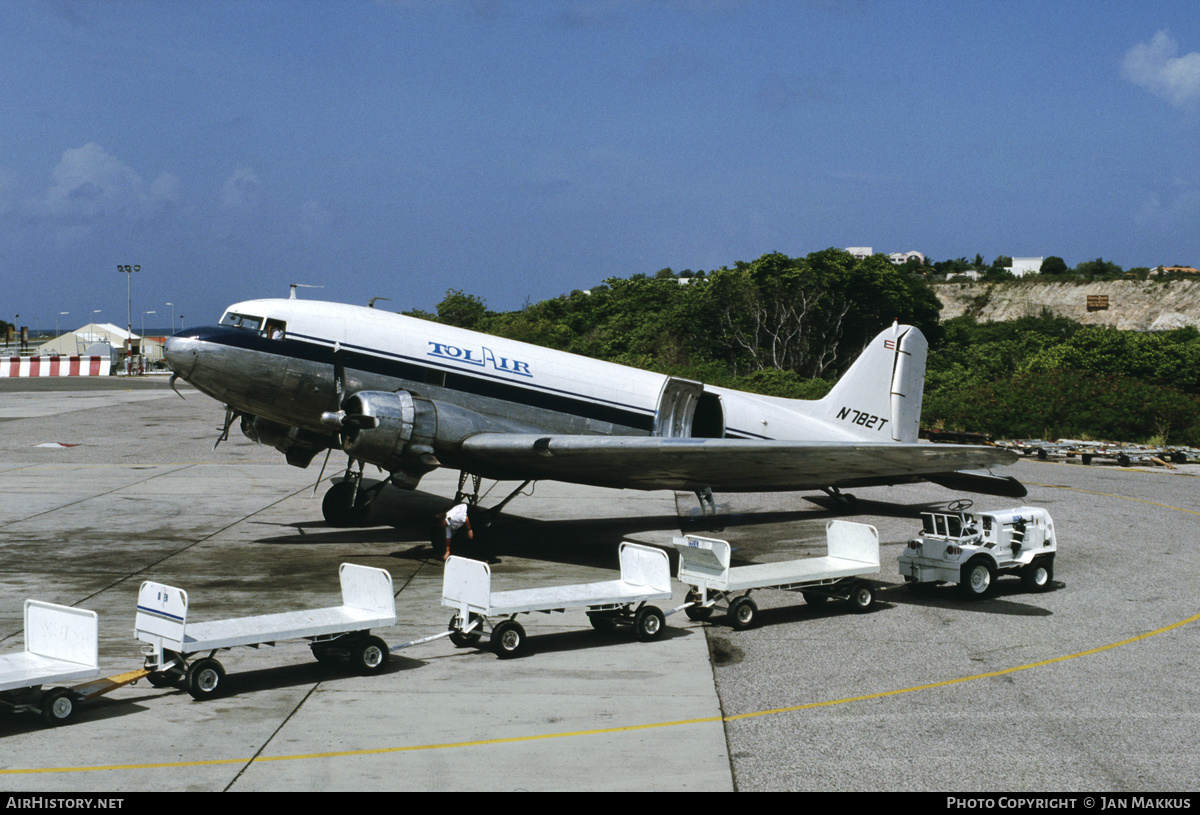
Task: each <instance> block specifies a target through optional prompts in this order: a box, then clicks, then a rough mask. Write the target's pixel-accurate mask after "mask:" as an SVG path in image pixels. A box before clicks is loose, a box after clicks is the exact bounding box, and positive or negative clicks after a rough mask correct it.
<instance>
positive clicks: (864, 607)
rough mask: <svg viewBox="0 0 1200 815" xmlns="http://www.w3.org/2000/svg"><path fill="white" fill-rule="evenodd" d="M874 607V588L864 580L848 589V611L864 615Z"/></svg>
mask: <svg viewBox="0 0 1200 815" xmlns="http://www.w3.org/2000/svg"><path fill="white" fill-rule="evenodd" d="M874 607H875V587H874V586H872V585H871V584H870V583H868V582H867V581H865V580H860V581H858V582H857V583H855V584H854V585H853V586H851V587H850V610H851V611H853V612H854V613H856V614H865V613H866V612H868V611H870V610H871V609H873V608H874Z"/></svg>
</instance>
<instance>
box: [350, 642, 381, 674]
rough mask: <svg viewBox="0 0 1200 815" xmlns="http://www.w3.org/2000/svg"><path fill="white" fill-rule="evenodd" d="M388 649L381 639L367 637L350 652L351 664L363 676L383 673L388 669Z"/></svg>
mask: <svg viewBox="0 0 1200 815" xmlns="http://www.w3.org/2000/svg"><path fill="white" fill-rule="evenodd" d="M387 661H388V647H387V644H386V643H384V641H383V640H381V639H379V637H367V638H366V639H364V640H363V641H362V642H359V643H356V644H355V645H354V648H353V649H352V650H351V651H350V664H351V665H353V666H354V670H355V672H357V673H359V674H361V675H363V676H371V675H373V674H377V673H381V672H382V671H383V669H384V668H386V667H387Z"/></svg>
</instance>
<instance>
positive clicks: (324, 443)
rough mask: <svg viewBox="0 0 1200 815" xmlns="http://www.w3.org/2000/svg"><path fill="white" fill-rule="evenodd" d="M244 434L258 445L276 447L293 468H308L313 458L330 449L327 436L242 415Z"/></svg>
mask: <svg viewBox="0 0 1200 815" xmlns="http://www.w3.org/2000/svg"><path fill="white" fill-rule="evenodd" d="M242 433H243V434H245V436H246V438H248V439H251V440H252V441H255V442H257V443H258V444H269V445H270V446H272V447H274V448H275V449H276V450H278V451H279V452H281V453H283V454H284V455H285V456H286V457H287V463H288V464H291V465H292V466H293V467H300V468H304V467H307V466H308V465H309V464H311V463H312V460H313V456H315V455H316V454H317V453H319V452H321V451H322V450H325V449H327V448H328V447H329V439H328V437H327V436H322V435H319V434H317V433H312V432H311V431H308V430H301V429H300V428H298V427H291V426H289V425H285V424H280V423H279V422H273V421H271V420H270V419H264V418H263V417H261V416H251V415H249V414H242Z"/></svg>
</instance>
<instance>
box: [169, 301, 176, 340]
mask: <svg viewBox="0 0 1200 815" xmlns="http://www.w3.org/2000/svg"><path fill="white" fill-rule="evenodd" d="M167 305H168V306H170V307H171V333H172V334H174V333H175V304H174V303H167Z"/></svg>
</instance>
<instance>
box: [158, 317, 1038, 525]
mask: <svg viewBox="0 0 1200 815" xmlns="http://www.w3.org/2000/svg"><path fill="white" fill-rule="evenodd" d="M926 349H927V343H926V340H925V337H924V336H923V335H922V334H921V332H920V331H918V330H917V329H916V328H914V327H912V326H906V325H893V326H892V327H891V328H888V329H886V330H884V331H883V332H882V333H880V334H879V335H878V336H877V337H875V339H873V340H872V341H871V342H870V344H869V345H868V346H867V348H866V349H865V350H864V351H863V353H862V355H861V356H860V357H859V358H858V359H857V360H856V361H855V362H854V364H853V365H852V366H851V368H850V369H849V371H847V373H846V374H845V376H843V377H842V379H841V380H840V381H838V383H837V384H836V385H835V386H834V388H833V390H832V391H830V393H829V394H828V395H827V396H826V397H825V398H823V399H820V400H815V401H808V400H795V399H782V398H776V397H769V396H759V395H755V394H750V393H743V392H740V391H734V390H728V389H722V388H712V387H707V386H705V385H703V384H701V383H699V382H692V381H688V380H683V379H677V378H673V377H669V376H664V375H663V374H657V373H651V372H649V371H642V370H637V369H634V368H627V367H624V366H621V365H615V364H612V363H608V362H601V361H598V360H594V359H588V358H585V357H581V356H577V355H575V354H569V353H565V352H562V351H554V350H550V349H547V348H541V347H538V346H535V345H529V344H526V343H521V342H516V341H513V340H506V339H501V338H499V337H494V336H489V335H486V334H480V333H477V332H474V331H467V330H464V329H461V328H454V327H451V326H446V325H441V324H439V323H433V322H428V321H426V320H420V319H416V318H413V317H406V316H403V315H399V314H393V313H389V312H385V311H383V310H379V309H374V308H369V307H361V306H351V305H343V304H340V303H327V302H316V301H306V300H297V299H295V298H294V296H293V298H292V299H272V300H250V301H247V302H243V303H235V304H234V305H231V306H230V307H229V308H228V309H227V310H226V312H225V314H224V316H222V318H221V323H220V325H216V326H209V327H204V328H194V329H188V330H185V331H182V332H180V333H178V334H176V335H175V336H173V337H170V338H169V339H168V340H167V343H166V349H165V356H166V359H167V363H168V364H169V365H170V366H171V368H172V370H173V371H174V374H175V375H174V376H173V377H172V384H173V383H174V381H175V378H176V377H182V378H183V379H185V380H187V381H188V382H190V383H191V384H192V385H194V386H195V387H196V388H197V389H199V390H200V391H201V392H203V393H205V394H207V395H209V396H211V397H212V398H214V399H217V400H219V401H221V402H223V403H224V404H225V405H226V421H225V428H224V431H223V433H222V436H221V437H220V438H219V439H218V442H219V441H220V440H221V439H224V438H227V437H228V433H229V428H230V426H231V425H232V423H233V421H234V419H235V418H240V419H241V428H242V431H243V432H244V433H245V434H246V435H247V436H249V437H250V438H251V439H254V440H255V441H257V442H259V443H262V444H270V445H272V446H273V447H275V448H276V449H277V450H279V451H280V452H282V453H283V454H284V455H285V456H286V457H287V461H288V463H289V464H293V465H295V466H298V467H307V466H308V465H309V464H310V463H311V462H312V460H313V458H314V457H315V456H316V455H317V454H318V453H320V452H321V451H324V450H332V449H340V450H344V451H345V452H346V453H347V455H348V456H349V459H350V463H349V466H348V467H347V470H346V477H345V478H344V479H342V480H341V481H339V482H337V483H335V484H334V486H333V487H332V488H331V489H330V490H329V492H328V493H327V494H326V496H325V499H324V502H323V505H322V508H323V513H324V516H325V519H326V521H328V522H329V523H330V524H331V525H336V526H352V525H361V524H363V523H365V522H366V517H367V509H368V507H369V505H370V503H371V501H373V500H374V499H375V497H376V496H377V495H378V494H379V491H380V490H381V489H382V488H383V487H384V486H385V485H386V484H387V483H388V482H389V481H390V483H392V484H395V485H396V486H398V487H401V488H407V489H413V488H415V487H416V486H417V484H418V482H419V481H420V480H421V478H422V476H424V475H425V474H426V473H429V472H431V471H432V470H434V469H436V468H438V467H452V468H455V469H457V470H459V471H461V473H462V476H461V477H460V481H459V484H460V494H461V493H462V485H463V483H464V482H465V479H466V477H467V475H468V474H469V475H471V476H473V477H474V479H475V492H476V496H475V497H476V499H477V497H478V487H479V479H480V478H487V479H495V480H497V481H523V482H526V483H528V482H529V481H532V480H539V479H550V480H555V481H567V482H573V483H578V484H590V485H595V486H600V487H622V488H632V489H643V490H657V489H672V490H692V491H695V492H696V494H697V496H698V497H700V499H701V506H702V508H704V506H705V504H708V505H709V506H710V507H711V508H712V509H713V510H714V511H715V503H714V502H713V499H712V492H713V491H717V492H767V491H781V490H805V489H813V490H815V489H822V490H825V491H826V492H828V493H829V494H830V495H833V496H840V490H842V489H844V488H847V487H859V486H880V485H888V484H898V483H906V482H914V481H932V482H934V483H937V484H940V485H942V486H945V487H947V488H949V489H958V490H966V491H970V492H984V493H991V494H996V495H1005V496H1010V497H1021V496H1024V495H1025V488H1024V486H1022V485H1021V484H1020V482H1018V481H1017V480H1015V479H1013V478H1011V477H1001V476H996V475H992V474H990V473H982V472H962V471H963V470H972V469H978V468H985V469H986V468H990V467H992V466H995V465H1003V464H1010V463H1012V462H1013V461H1015V460H1016V459H1017V456H1016V454H1014V453H1010V452H1008V451H1005V450H1000V449H997V448H994V447H985V446H962V445H947V444H928V443H918V442H917V431H918V423H919V420H920V415H921V397H922V390H923V388H924V380H925V355H926ZM327 455H328V454H327ZM364 463H365V464H374V465H377V466H378V467H380V468H382V469H383V470H384V471H386V472H387V473H389V474H390V478H389V480H388V481H381V482H378V483H374V484H370V485H367V484H365V483H364V482H363V477H362V476H363V465H364ZM356 467H357V469H355V468H356ZM322 475H323V472H322ZM522 486H524V485H522ZM517 492H519V489H518V490H517V491H514V492H513V493H512V495H510V496H509V497H508V498H506V499H505V501H504V503H507V501H508V500H510V499H511V498H512V497H514V496H515V495H516V494H517ZM846 498H850V496H846ZM504 503H502V504H500V507H502V506H503V505H504ZM500 507H495V508H493V511H498V510H499V508H500Z"/></svg>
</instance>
